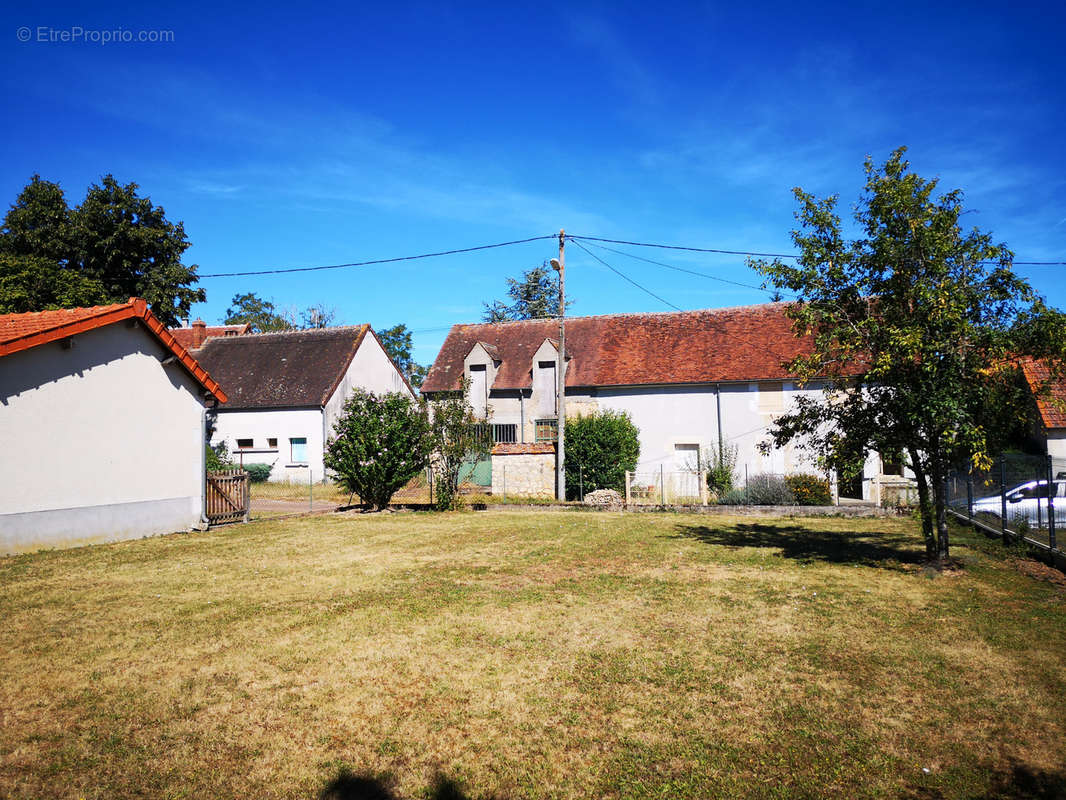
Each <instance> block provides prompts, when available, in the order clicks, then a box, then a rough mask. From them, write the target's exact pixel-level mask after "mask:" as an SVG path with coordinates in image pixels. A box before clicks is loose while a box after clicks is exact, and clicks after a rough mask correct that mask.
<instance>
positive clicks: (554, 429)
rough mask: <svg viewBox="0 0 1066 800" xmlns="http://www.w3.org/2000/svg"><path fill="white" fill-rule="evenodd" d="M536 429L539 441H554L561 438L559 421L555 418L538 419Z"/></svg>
mask: <svg viewBox="0 0 1066 800" xmlns="http://www.w3.org/2000/svg"><path fill="white" fill-rule="evenodd" d="M535 431H536V440H537V441H538V442H554V441H556V440H557V439H558V438H559V421H558V420H554V419H538V420H537V422H536V426H535Z"/></svg>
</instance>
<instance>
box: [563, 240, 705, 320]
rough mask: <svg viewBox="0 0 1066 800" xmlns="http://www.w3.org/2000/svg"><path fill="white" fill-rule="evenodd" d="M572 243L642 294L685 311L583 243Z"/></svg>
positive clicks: (677, 309)
mask: <svg viewBox="0 0 1066 800" xmlns="http://www.w3.org/2000/svg"><path fill="white" fill-rule="evenodd" d="M567 238H568V239H569V238H570V237H569V236H568V237H567ZM572 241H573V242H574V244H576V245H577V246H578V247H580V248H581V249H582V250H584V251H585V252H586V253H588V254H589V255H590V256H592V257H593V258H594V259H596V260H597V261H599V262H600V263H601V264H603V266H605V267H607V269H609V270H610V271H611V272H613V273H614V274H615V275H617V276H619V277H620V278H622V279H624V280H627V281H629V282H630V283H631V284H633V285H634V286H636V287H637V288H638V289H640V290H641V291H642V292H645V293H647V294H650V295H651V296H652V297H654V298H655V299H656V300H658V301H659V302H660V303H663V304H664V305H668V306H670V308H672V309H674V310H675V311H683V310H684V309H682V308H679V307H678V306H675V305H674V304H673V303H671V302H670V301H669V300H664V299H663V298H661V297H659V295H657V294H655V292H653V291H652V290H651V289H648V288H646V287H644V286H641V285H640V284H639V283H637V282H636V281H635V280H633V279H632V278H630V277H629V276H628V275H626V274H625V273H623V272H619V271H618V270H616V269H615V268H614V267H612V266H611V265H610V264H608V263H607V262H606V261H604V260H603V259H602V258H600V257H599V256H598V255H596V254H595V253H593V252H592V251H591V250H589V249H588V248H587V247H585V245H583V244H581V242H579V241H576V240H572Z"/></svg>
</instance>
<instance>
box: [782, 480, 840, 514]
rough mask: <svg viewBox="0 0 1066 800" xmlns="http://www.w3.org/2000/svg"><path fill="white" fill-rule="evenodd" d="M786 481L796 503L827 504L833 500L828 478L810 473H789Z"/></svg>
mask: <svg viewBox="0 0 1066 800" xmlns="http://www.w3.org/2000/svg"><path fill="white" fill-rule="evenodd" d="M785 483H786V484H787V485H788V488H789V491H791V492H792V498H793V500H794V502H795V503H796V505H800V506H827V505H829V504H830V503H831V502H832V501H833V498H832V495H831V494H830V491H829V481H828V480H827V479H826V478H821V477H819V476H817V475H808V474H797V475H788V476H786V477H785Z"/></svg>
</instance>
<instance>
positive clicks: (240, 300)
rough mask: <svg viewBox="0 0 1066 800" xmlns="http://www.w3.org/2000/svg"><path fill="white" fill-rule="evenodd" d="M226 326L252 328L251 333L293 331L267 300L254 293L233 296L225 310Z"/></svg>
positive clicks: (290, 325) (287, 321)
mask: <svg viewBox="0 0 1066 800" xmlns="http://www.w3.org/2000/svg"><path fill="white" fill-rule="evenodd" d="M223 323H224V324H226V325H244V324H246V323H247V324H248V325H251V326H252V333H273V332H274V331H288V330H292V329H293V327H294V326H293V324H292V323H291V322H289V320H287V319H286V318H285V317H284V316H283V315H282V314H280V313H278V310H277V309H276V308H275V307H274V304H273V303H272V302H270V301H269V300H264V299H263V298H261V297H259V296H258V295H257V294H255V293H254V292H249V293H247V294H235V295H233V299H232V300H230V305H229V308H227V309H226V318H225V319H224V320H223Z"/></svg>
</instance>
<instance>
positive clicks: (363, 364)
mask: <svg viewBox="0 0 1066 800" xmlns="http://www.w3.org/2000/svg"><path fill="white" fill-rule="evenodd" d="M194 352H195V353H196V357H197V359H198V360H199V361H200V362H201V363H202V364H203V365H204V366H205V367H206V368H207V369H208V371H209V372H211V374H212V375H214V376H215V377H216V378H217V379H218V381H219V383H221V384H222V385H223V386H224V387H225V388H226V391H227V393H228V394H229V401H228V402H227V403H226V406H225V407H224V408H220V409H219V410H218V415H217V417H216V419H214V420H213V430H212V432H211V443H212V444H213V445H217V444H219V443H223V442H224V443H225V444H226V446H227V447H228V448H229V452H230V455H231V456H232V457H233V458H234V460H235V461H237V462H239V463H241V464H251V463H261V464H269V465H270V467H271V473H270V479H271V480H272V481H298V482H301V483H306V482H307V481H308V480H309V479H310V480H314V481H320V480H322V475H323V470H324V467H323V463H322V456H323V453H324V451H325V444H326V441H327V439H328V438H329V436H330V435H331V434H332V432H333V425H334V423H335V422H336V420H337V417H338V416H339V415H340V413H341V411H342V407H343V405H344V401H345V400H346V399H347V398H348V397H349V396H350V395H351V393H352V391H353V390H354V389H356V388H361V389H365V390H366V391H370V392H374V393H375V394H384V393H386V392H402V393H404V394H406V395H408V396H409V397H411V398H412V399H413V398H414V392H413V391H412V390H411V387H410V386H408V384H407V381H406V380H405V379H404V377H403V375H402V374H401V373H400V372H399V370H397V369H396V365H395V364H393V363H392V360H391V359H390V358H389V356H388V354H387V353H386V352H385V349H384V348H383V347H382V345H381V342H380V341H378V337H377V335H376V334H375V333H374V331H373V330H372V329H371V328H370V326H369V325H359V326H353V327H338V328H319V329H314V330H306V331H286V332H284V333H259V334H247V335H240V336H218V337H215V338H208V339H207V340H206V341H205V342H204V343H203V346H202V347H200V349H198V350H196V351H194ZM309 473H310V474H309Z"/></svg>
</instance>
